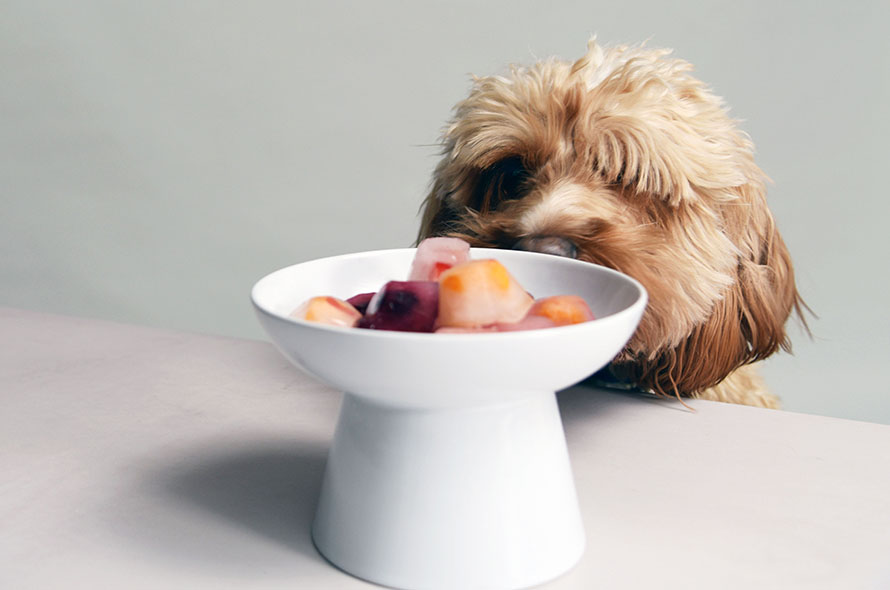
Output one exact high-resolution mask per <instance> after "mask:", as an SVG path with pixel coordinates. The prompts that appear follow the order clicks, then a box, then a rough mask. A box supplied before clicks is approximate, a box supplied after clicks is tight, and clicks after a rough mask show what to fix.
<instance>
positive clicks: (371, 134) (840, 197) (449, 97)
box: [0, 0, 890, 423]
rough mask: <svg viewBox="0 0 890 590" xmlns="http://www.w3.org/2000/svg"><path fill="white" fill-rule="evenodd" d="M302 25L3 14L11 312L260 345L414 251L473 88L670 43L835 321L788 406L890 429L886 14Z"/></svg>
mask: <svg viewBox="0 0 890 590" xmlns="http://www.w3.org/2000/svg"><path fill="white" fill-rule="evenodd" d="M305 4H306V5H305V6H303V5H299V4H298V3H295V2H280V3H271V2H260V3H252V2H242V3H223V2H172V1H155V2H144V3H136V2H130V3H126V2H96V1H83V2H78V3H73V2H71V3H69V2H55V3H52V2H47V3H36V2H28V1H24V0H22V1H18V2H16V1H13V2H4V3H3V6H2V9H0V198H2V211H0V304H4V305H11V306H18V307H26V308H33V309H40V310H47V311H55V312H62V313H68V314H77V315H86V316H96V317H103V318H111V319H116V320H123V321H128V322H136V323H144V324H150V325H157V326H163V327H170V328H178V329H185V330H196V331H202V332H213V333H219V334H227V335H237V336H246V337H261V334H260V331H259V329H258V327H257V325H256V323H255V321H254V318H253V315H252V311H251V309H250V307H249V305H248V290H249V288H250V286H251V284H252V283H253V281H254V280H255V279H256V278H258V277H259V276H261V275H263V274H264V273H266V272H267V271H270V270H272V269H274V268H277V267H279V266H283V265H285V264H288V263H293V262H297V261H300V260H306V259H310V258H313V257H318V256H323V255H328V254H335V253H342V252H348V251H355V250H366V249H375V248H383V247H398V246H406V245H409V244H410V243H411V242H412V240H413V238H414V234H415V229H416V224H417V218H416V212H417V208H418V206H419V204H420V200H421V198H422V197H423V195H424V193H425V190H426V187H427V182H428V178H429V174H430V171H431V170H432V168H433V166H434V164H435V161H436V149H435V147H434V146H433V144H434V143H435V141H436V139H437V136H438V131H439V129H440V127H441V125H442V124H443V122H444V121H445V119H446V118H447V117H448V114H449V110H450V108H451V106H452V105H453V103H454V102H455V101H457V100H458V99H459V98H461V97H462V96H463V94H464V93H465V91H466V89H467V87H468V75H469V74H470V73H480V74H486V73H492V72H496V71H499V70H501V69H503V67H504V65H505V64H507V63H509V62H530V61H532V60H534V59H535V58H536V57H546V56H549V55H558V56H562V57H565V58H576V57H578V56H580V55H581V54H582V53H583V51H584V49H585V43H586V41H587V39H588V37H589V36H590V34H592V33H597V34H598V36H599V39H600V41H601V42H603V43H618V42H638V41H641V40H644V39H649V43H650V45H653V46H665V47H673V48H675V49H676V54H677V55H679V56H680V57H683V58H685V59H688V60H689V61H691V62H693V63H695V64H696V66H697V71H698V74H699V76H700V77H701V78H703V79H704V80H706V81H708V82H709V83H710V84H712V86H713V88H714V89H715V91H716V92H717V93H718V94H720V95H722V96H724V97H725V98H726V99H727V102H728V103H729V104H730V105H731V106H732V112H733V114H734V115H735V116H736V117H738V118H741V119H744V120H745V123H744V128H745V129H746V130H747V131H748V132H749V133H750V134H751V135H752V137H753V138H754V141H755V143H756V144H757V147H758V161H759V163H760V164H761V166H762V167H763V168H764V169H765V170H766V171H767V173H768V174H769V175H770V176H771V177H772V178H773V180H774V181H775V186H774V187H773V188H772V190H771V202H772V205H773V208H774V211H775V213H776V216H777V218H778V221H779V224H780V228H781V229H782V230H783V233H784V235H785V238H786V241H787V242H788V244H789V246H790V248H791V250H792V253H793V254H794V256H795V258H796V261H797V268H798V273H799V277H800V281H799V282H800V287H801V289H802V291H803V293H804V295H805V297H806V299H807V301H808V302H809V303H810V305H811V306H812V307H813V309H814V310H815V311H816V312H817V313H818V314H819V316H820V319H819V320H817V321H813V322H812V327H813V331H814V334H815V339H814V340H813V341H810V340H808V339H806V338H805V337H802V336H798V337H797V338H796V350H797V356H795V357H789V356H787V355H785V356H781V357H779V358H777V359H775V360H773V361H770V362H769V364H768V366H767V367H766V373H767V376H768V378H769V380H770V382H771V383H772V385H773V387H774V389H776V391H777V392H778V393H780V394H781V395H782V397H783V398H784V399H785V401H786V406H787V408H788V409H791V410H798V411H805V412H815V413H823V414H830V415H835V416H845V417H852V418H858V419H864V420H874V421H883V422H886V423H890V401H888V393H890V385H888V379H887V376H888V370H887V368H886V367H887V360H886V357H887V354H888V352H890V313H888V311H887V306H888V303H887V299H888V297H887V291H888V286H890V285H888V271H887V266H888V262H887V258H888V256H887V255H888V253H890V247H888V246H890V239H888V236H887V230H886V226H887V220H888V219H890V205H888V203H890V198H888V195H887V192H888V191H887V188H886V185H885V182H884V174H885V170H886V169H887V167H888V160H890V152H888V147H887V139H886V138H887V137H888V135H890V133H888V132H890V128H888V127H890V124H888V121H890V116H888V104H890V43H888V37H890V36H888V35H887V30H888V25H890V18H888V10H887V8H886V7H887V6H888V4H887V3H886V2H883V1H877V0H876V1H872V2H859V3H857V2H853V3H849V4H848V5H847V6H844V7H841V3H838V2H831V3H827V2H826V3H820V2H775V1H762V2H719V3H702V2H689V1H683V2H660V1H656V0H649V1H624V2H595V1H585V2H553V3H544V2H517V1H510V2H440V3H408V2H405V3H401V2H356V3H354V4H352V5H342V4H337V3H321V2H314V3H305ZM702 6H705V7H704V8H702Z"/></svg>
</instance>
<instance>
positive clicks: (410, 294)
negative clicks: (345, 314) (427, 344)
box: [358, 281, 439, 332]
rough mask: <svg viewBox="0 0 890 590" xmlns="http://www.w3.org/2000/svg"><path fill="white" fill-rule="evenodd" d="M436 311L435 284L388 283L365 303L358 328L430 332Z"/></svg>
mask: <svg viewBox="0 0 890 590" xmlns="http://www.w3.org/2000/svg"><path fill="white" fill-rule="evenodd" d="M438 308H439V284H438V283H436V282H435V281H390V282H388V283H386V284H385V285H384V286H383V288H382V289H380V290H379V291H378V292H377V294H376V295H374V297H373V298H371V301H370V303H369V304H368V309H367V311H366V312H365V317H363V318H362V319H361V320H359V322H358V327H359V328H370V329H372V330H398V331H400V332H432V331H433V327H434V326H435V324H436V314H437V312H438Z"/></svg>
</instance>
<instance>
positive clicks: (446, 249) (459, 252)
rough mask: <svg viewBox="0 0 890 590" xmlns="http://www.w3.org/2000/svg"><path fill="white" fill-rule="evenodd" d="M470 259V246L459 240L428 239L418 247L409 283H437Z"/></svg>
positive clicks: (409, 274) (409, 275)
mask: <svg viewBox="0 0 890 590" xmlns="http://www.w3.org/2000/svg"><path fill="white" fill-rule="evenodd" d="M469 259H470V245H469V244H468V243H466V242H465V241H463V240H461V239H459V238H427V239H425V240H424V241H422V242H421V243H420V244H418V246H417V252H416V253H415V254H414V261H413V262H412V263H411V271H410V272H409V273H408V280H409V281H435V280H437V279H438V278H439V276H440V275H441V274H442V273H443V272H445V271H446V270H448V269H449V268H451V267H453V266H455V265H458V264H461V263H462V262H466V261H467V260H469Z"/></svg>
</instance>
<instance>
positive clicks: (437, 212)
mask: <svg viewBox="0 0 890 590" xmlns="http://www.w3.org/2000/svg"><path fill="white" fill-rule="evenodd" d="M444 162H445V160H443V162H440V163H439V166H438V167H437V168H436V170H435V172H434V173H433V186H432V188H430V192H429V194H428V195H427V197H426V199H424V200H423V203H421V205H420V209H421V220H420V230H419V231H418V232H417V243H418V244H419V243H420V242H421V241H422V240H423V239H424V238H429V237H432V236H438V235H443V234H445V233H447V232H448V231H449V230H451V229H454V228H455V225H456V224H457V222H458V220H459V219H460V211H459V207H458V206H457V205H455V203H454V202H453V200H452V199H451V198H450V195H451V192H452V191H453V189H449V188H447V186H446V185H448V181H447V180H446V177H445V172H444V170H445V168H446V166H445V164H444Z"/></svg>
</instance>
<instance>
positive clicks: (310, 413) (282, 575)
mask: <svg viewBox="0 0 890 590" xmlns="http://www.w3.org/2000/svg"><path fill="white" fill-rule="evenodd" d="M838 395H843V392H838ZM559 400H560V408H561V411H562V414H563V419H564V423H565V429H566V437H567V440H568V445H569V452H570V454H571V459H572V464H573V468H574V471H575V477H576V484H577V488H578V494H579V497H580V501H581V511H582V513H583V517H584V523H585V527H586V529H587V537H588V546H587V552H586V554H585V557H584V559H583V560H582V562H581V563H580V564H579V565H578V566H577V567H576V568H575V569H574V570H572V571H571V572H569V573H568V574H566V575H565V576H563V577H561V578H559V579H558V580H556V581H554V582H552V583H550V584H547V585H545V586H544V588H547V589H548V590H549V589H553V590H557V589H560V590H562V589H569V588H571V589H584V590H591V589H594V588H605V589H624V588H634V589H636V588H646V589H671V588H678V589H679V588H683V589H691V588H715V589H717V588H719V589H734V588H739V589H742V588H744V589H751V588H758V589H762V588H777V589H779V588H781V589H789V588H806V589H818V588H830V589H855V588H868V589H878V588H890V427H888V426H883V425H878V424H870V423H865V422H853V421H847V420H839V419H833V418H824V417H817V416H808V415H803V414H794V413H789V412H781V411H769V410H761V409H755V408H747V407H740V406H732V405H727V404H719V403H713V402H701V401H696V402H691V403H690V405H691V406H692V407H694V408H695V410H696V411H695V412H691V411H688V410H686V409H685V408H683V407H682V406H681V405H679V404H678V403H676V402H671V401H662V400H656V399H650V398H647V397H643V396H636V395H630V394H619V393H613V392H607V391H603V390H597V389H592V388H587V387H580V386H579V387H575V388H572V389H570V390H567V391H564V392H561V393H560V395H559ZM0 401H2V406H0V408H2V409H0V588H10V589H13V588H14V589H30V588H127V589H140V588H167V589H170V588H214V589H216V588H220V589H223V588H239V589H242V588H260V589H265V588H288V589H294V588H300V589H312V590H315V589H318V590H324V589H353V588H354V589H359V588H376V586H374V585H372V584H369V583H366V582H363V581H360V580H357V579H355V578H352V577H351V576H349V575H347V574H344V573H342V572H340V571H339V570H337V569H335V568H334V567H332V566H331V565H329V564H328V563H327V562H326V561H324V559H322V558H321V557H320V556H319V555H318V553H317V552H316V551H315V549H314V547H313V545H312V542H311V540H310V537H309V526H310V522H311V519H312V515H313V510H314V504H315V501H316V496H317V494H318V489H319V484H320V480H321V476H322V472H323V469H324V463H325V455H326V451H327V446H328V443H329V441H330V438H331V436H332V434H333V428H334V423H335V420H336V417H337V410H338V405H339V403H340V396H339V394H338V393H336V392H334V391H332V390H330V389H329V388H327V387H325V386H323V385H320V384H318V383H316V382H315V381H313V380H311V379H310V378H309V377H306V376H304V375H303V374H302V373H300V372H299V371H298V370H297V369H295V368H293V367H292V366H290V365H289V364H288V363H287V362H286V361H285V360H284V359H283V357H281V356H280V355H279V354H278V352H277V351H276V350H275V349H274V348H273V347H272V346H271V345H270V344H267V343H263V342H255V341H247V340H235V339H227V338H218V337H211V336H204V335H196V334H188V333H179V332H172V331H162V330H155V329H149V328H143V327H136V326H130V325H121V324H115V323H109V322H103V321H96V320H88V319H78V318H71V317H64V316H55V315H48V314H41V313H35V312H29V311H22V310H16V309H8V308H0Z"/></svg>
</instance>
